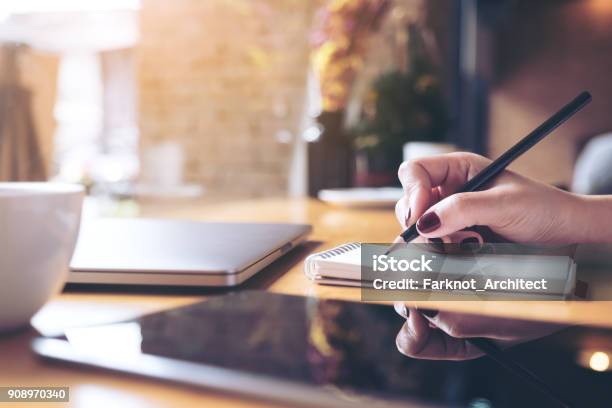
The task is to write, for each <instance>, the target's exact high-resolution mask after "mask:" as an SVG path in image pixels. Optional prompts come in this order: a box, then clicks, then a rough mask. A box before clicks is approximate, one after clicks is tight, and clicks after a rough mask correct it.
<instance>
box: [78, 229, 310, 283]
mask: <svg viewBox="0 0 612 408" xmlns="http://www.w3.org/2000/svg"><path fill="white" fill-rule="evenodd" d="M311 229H312V228H311V226H310V225H305V224H263V223H216V222H197V221H177V220H163V219H122V218H118V219H113V218H108V219H97V220H85V221H84V222H83V224H82V226H81V231H80V233H79V239H78V242H77V245H76V249H75V253H74V255H73V258H72V260H71V263H70V273H69V277H68V283H77V284H81V283H82V284H113V285H172V286H215V287H230V286H235V285H239V284H241V283H242V282H244V281H246V280H247V279H249V278H250V277H251V276H253V275H255V274H256V273H257V272H259V271H260V270H262V269H263V268H264V267H266V266H267V265H269V264H270V263H272V262H273V261H274V260H276V259H278V258H279V257H281V256H282V255H284V254H286V253H287V252H289V251H290V250H291V249H293V248H295V247H296V246H297V245H299V244H300V243H301V242H303V241H304V240H305V239H306V237H307V235H308V234H309V233H310V231H311Z"/></svg>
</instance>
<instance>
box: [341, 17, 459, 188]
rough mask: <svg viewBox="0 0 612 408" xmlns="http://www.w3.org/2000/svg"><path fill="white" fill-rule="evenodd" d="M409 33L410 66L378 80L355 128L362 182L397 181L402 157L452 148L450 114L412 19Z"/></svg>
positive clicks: (359, 182)
mask: <svg viewBox="0 0 612 408" xmlns="http://www.w3.org/2000/svg"><path fill="white" fill-rule="evenodd" d="M408 33H409V41H408V42H407V46H408V49H407V56H408V64H407V67H406V69H403V70H402V69H394V70H391V71H389V72H387V73H384V74H382V75H381V76H379V77H378V78H377V79H376V80H375V81H374V82H373V84H372V86H371V88H370V90H369V92H367V94H366V96H365V100H364V101H363V102H362V113H361V117H360V120H359V121H357V123H356V124H355V125H354V126H353V127H352V129H351V132H350V134H351V135H352V137H353V145H354V149H355V160H356V163H355V180H354V181H355V184H356V185H357V186H384V185H390V184H393V183H394V182H395V181H396V176H395V175H396V172H397V168H398V166H399V164H400V163H401V161H402V158H403V156H404V157H405V156H408V157H405V158H414V157H417V156H422V155H426V154H434V153H439V152H446V151H449V150H452V149H453V147H452V146H451V145H449V144H447V143H444V141H445V138H446V133H447V131H448V128H449V115H448V110H447V106H446V101H445V100H444V96H443V94H442V89H441V84H440V81H439V78H438V75H437V73H436V70H435V67H434V65H433V63H432V62H431V59H430V58H429V56H428V55H427V52H426V50H425V46H424V41H423V36H422V32H421V30H420V28H419V27H418V26H417V25H416V24H415V23H413V24H410V25H409V26H408ZM404 152H405V153H404Z"/></svg>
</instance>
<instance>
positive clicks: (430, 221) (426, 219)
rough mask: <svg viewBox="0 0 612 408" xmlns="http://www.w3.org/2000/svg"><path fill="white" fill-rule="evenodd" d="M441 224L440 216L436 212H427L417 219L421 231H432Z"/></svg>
mask: <svg viewBox="0 0 612 408" xmlns="http://www.w3.org/2000/svg"><path fill="white" fill-rule="evenodd" d="M439 226H440V218H438V215H437V214H436V213H435V212H430V213H426V214H424V215H422V216H421V218H419V220H418V221H417V228H418V230H419V231H421V232H425V233H427V232H431V231H434V230H436V229H438V227H439Z"/></svg>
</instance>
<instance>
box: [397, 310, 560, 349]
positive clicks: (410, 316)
mask: <svg viewBox="0 0 612 408" xmlns="http://www.w3.org/2000/svg"><path fill="white" fill-rule="evenodd" d="M395 311H396V312H397V313H398V314H399V315H400V316H402V317H404V318H405V319H406V323H404V325H403V326H402V328H401V330H400V332H399V333H398V334H397V338H396V341H395V342H396V345H397V349H398V350H399V351H400V353H402V354H404V355H406V356H408V357H412V358H422V359H428V360H469V359H473V358H477V357H480V356H482V355H483V354H484V353H483V352H482V351H480V350H479V349H478V348H477V347H475V346H474V345H473V344H472V343H470V342H469V341H467V339H468V338H470V337H486V338H489V339H492V340H494V341H495V343H496V344H497V345H498V346H500V347H502V348H505V347H510V346H513V345H515V344H518V343H522V342H525V341H528V340H533V339H536V338H540V337H544V336H547V335H549V334H551V333H554V332H556V331H558V330H561V329H563V328H564V327H565V326H563V325H559V324H554V323H542V322H534V321H522V320H514V319H502V318H499V317H489V316H477V315H467V314H460V313H452V312H445V311H440V312H438V311H437V310H419V309H415V308H407V307H406V306H405V305H404V304H403V303H396V304H395Z"/></svg>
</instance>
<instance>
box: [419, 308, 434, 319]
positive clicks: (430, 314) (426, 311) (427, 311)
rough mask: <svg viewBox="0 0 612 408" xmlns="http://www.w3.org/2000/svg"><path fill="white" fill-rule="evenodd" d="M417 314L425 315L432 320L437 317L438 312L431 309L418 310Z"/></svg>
mask: <svg viewBox="0 0 612 408" xmlns="http://www.w3.org/2000/svg"><path fill="white" fill-rule="evenodd" d="M419 312H420V313H421V314H422V315H425V316H427V317H430V318H434V317H436V316H437V315H438V310H433V309H419Z"/></svg>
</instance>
